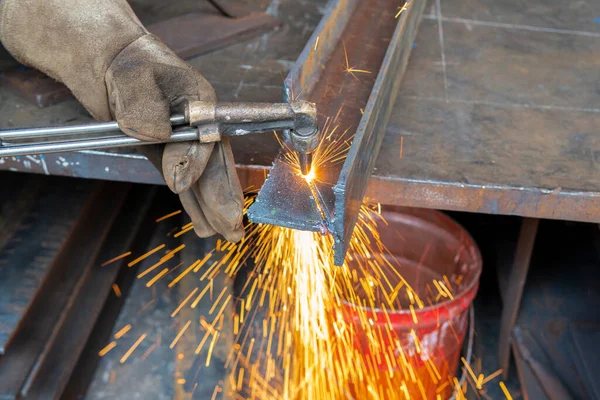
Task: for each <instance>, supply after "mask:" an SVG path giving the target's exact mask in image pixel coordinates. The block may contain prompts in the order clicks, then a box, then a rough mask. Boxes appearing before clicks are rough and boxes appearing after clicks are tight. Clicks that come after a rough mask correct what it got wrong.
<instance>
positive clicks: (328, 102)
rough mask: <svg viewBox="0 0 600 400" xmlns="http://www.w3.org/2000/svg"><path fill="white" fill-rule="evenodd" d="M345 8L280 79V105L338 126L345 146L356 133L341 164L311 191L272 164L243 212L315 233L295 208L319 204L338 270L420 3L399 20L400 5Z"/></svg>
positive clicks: (371, 0) (369, 2)
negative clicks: (305, 104) (307, 104)
mask: <svg viewBox="0 0 600 400" xmlns="http://www.w3.org/2000/svg"><path fill="white" fill-rule="evenodd" d="M351 5H352V4H350V3H349V2H345V1H338V2H335V3H332V5H331V6H330V11H329V13H328V14H327V15H326V16H325V17H324V18H323V21H322V22H321V25H320V26H319V29H318V30H317V31H316V32H315V33H314V34H313V38H312V40H311V41H309V43H308V44H307V45H306V47H305V50H304V52H303V53H302V56H301V58H300V59H299V60H298V62H297V67H296V68H294V69H293V70H292V72H291V73H290V76H288V78H287V79H286V92H285V96H286V97H287V98H294V99H298V98H300V99H306V100H308V101H311V102H314V103H316V104H317V110H318V112H319V120H320V124H321V126H323V125H324V123H325V122H326V121H328V123H329V125H330V127H331V126H334V125H337V126H338V129H337V130H336V131H335V133H333V134H332V136H334V139H333V140H336V141H338V142H343V141H344V140H351V136H352V135H353V134H355V136H354V139H353V141H352V146H351V149H350V152H349V153H348V156H347V159H346V162H345V163H344V165H343V166H341V165H339V164H338V165H332V166H326V167H324V168H322V170H320V171H317V172H318V175H319V176H318V178H319V180H318V182H316V183H315V185H314V188H313V190H310V188H309V187H308V185H306V184H305V185H304V187H302V188H298V190H296V191H291V190H288V188H289V187H292V186H293V184H292V180H293V179H296V180H297V177H296V176H294V173H293V171H288V172H287V173H283V172H281V171H279V169H281V168H285V165H283V164H284V163H282V162H281V161H280V160H278V161H276V162H275V164H274V168H273V171H275V170H277V174H271V175H270V176H269V178H268V179H267V180H266V182H265V184H264V185H263V188H262V189H261V191H260V192H259V195H258V197H257V202H256V203H255V204H254V205H253V206H252V207H251V208H250V210H249V213H248V215H249V217H250V219H251V220H252V221H255V222H261V223H269V224H274V225H281V226H294V227H296V229H305V230H312V231H317V230H322V226H321V225H322V224H318V225H315V224H314V221H315V220H316V215H315V213H314V207H308V206H306V207H304V208H300V207H298V206H297V203H298V202H299V200H298V199H299V198H303V197H304V198H308V199H312V201H313V202H314V201H319V203H320V204H319V206H320V207H317V208H321V209H323V210H325V215H326V216H328V215H329V216H331V217H328V218H326V221H325V225H326V228H327V230H328V231H329V232H331V233H332V234H333V236H334V239H335V241H334V243H335V244H334V249H335V262H336V264H338V265H340V264H342V263H343V260H344V257H345V252H346V249H347V245H348V242H349V240H350V238H351V235H352V231H353V228H354V224H355V223H356V219H357V218H358V212H359V209H360V206H361V205H362V202H363V198H364V195H365V190H366V187H367V183H368V178H369V177H370V175H371V171H372V169H373V163H374V160H375V159H376V156H377V153H378V151H379V148H380V146H381V142H382V138H383V135H384V134H385V127H386V123H387V120H388V118H389V116H390V113H391V109H392V106H393V102H394V99H395V98H396V93H397V91H398V88H399V84H400V80H401V78H402V75H403V73H404V70H405V68H406V65H407V62H408V57H409V55H410V50H411V48H412V43H413V40H414V37H415V36H416V32H417V28H418V25H419V22H420V20H421V16H422V13H423V9H424V6H425V1H423V0H416V1H412V2H410V4H409V6H407V9H406V11H404V12H403V13H401V15H400V16H399V18H398V19H395V18H394V17H395V16H396V14H397V13H398V6H399V5H400V6H402V4H391V3H390V2H389V1H383V0H366V1H361V2H360V3H358V4H353V5H352V7H350V6H351ZM336 7H337V8H336ZM336 18H342V19H343V20H342V21H338V20H336ZM338 24H343V26H344V29H343V31H341V30H340V28H333V27H332V26H333V25H338ZM340 31H341V32H340ZM330 32H336V33H337V34H336V35H330V39H329V40H330V41H331V40H335V41H333V42H328V41H327V34H328V33H330ZM331 37H332V38H333V39H331ZM320 46H327V47H326V49H330V50H331V51H330V52H329V53H327V52H326V50H323V53H327V54H326V56H325V55H323V54H322V53H321V52H320V51H319V50H318V49H319V47H320ZM315 49H317V50H315ZM361 112H362V114H363V115H362V116H361ZM328 118H329V119H328ZM332 130H333V129H332ZM327 134H328V133H327V132H325V133H324V135H325V136H327ZM314 199H320V200H314ZM304 203H305V202H304ZM285 205H287V206H285ZM281 206H283V207H281ZM290 207H295V208H296V209H295V210H294V212H293V213H289V212H288V210H289V208H290ZM292 219H294V220H293V221H292Z"/></svg>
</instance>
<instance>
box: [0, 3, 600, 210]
mask: <svg viewBox="0 0 600 400" xmlns="http://www.w3.org/2000/svg"><path fill="white" fill-rule="evenodd" d="M321 3H324V2H318V1H304V2H291V1H278V2H272V3H271V5H270V6H269V7H270V11H271V12H272V13H273V14H274V15H276V16H277V17H278V18H279V19H281V20H282V22H283V27H282V29H281V30H280V31H278V32H274V33H271V34H267V35H263V36H262V37H261V38H259V39H256V40H253V41H251V42H248V43H243V44H238V45H236V46H232V47H229V48H227V49H224V50H220V51H217V52H214V53H211V54H208V55H205V56H202V57H198V58H196V59H194V60H192V64H193V65H194V66H196V67H197V68H199V69H200V70H201V71H202V72H203V73H204V74H205V75H206V77H207V78H208V80H209V81H210V82H212V84H213V85H214V86H215V89H216V91H217V93H218V95H219V97H220V98H221V99H222V100H225V101H227V100H240V101H244V100H254V101H278V100H281V96H282V94H281V92H282V86H283V76H285V74H286V73H287V71H288V70H289V68H290V67H291V65H292V64H293V62H294V60H295V59H296V57H297V56H298V54H299V52H300V51H301V49H302V46H303V45H304V43H305V42H306V40H307V38H308V36H309V35H310V33H311V31H312V29H314V26H315V24H316V22H317V21H318V17H319V16H320V15H319V12H322V10H321V9H319V7H323V4H321ZM599 16H600V3H597V2H593V1H586V2H578V3H577V4H575V5H572V4H568V5H565V4H563V3H562V2H558V1H552V2H551V4H549V3H548V2H547V1H542V0H536V1H533V2H521V1H518V0H504V1H502V2H492V1H487V0H469V1H458V0H431V1H430V4H428V5H427V8H426V11H425V16H424V20H423V22H422V24H421V27H420V31H419V34H418V36H417V40H416V42H415V44H414V46H415V48H414V49H413V54H412V56H411V60H410V63H409V67H408V70H407V72H406V75H405V78H404V80H403V82H402V86H401V90H400V94H399V95H398V101H397V102H396V106H395V112H394V113H393V116H392V119H391V121H390V124H389V127H388V129H387V133H386V136H385V139H384V146H382V149H381V152H380V154H379V157H378V160H377V164H376V168H375V170H374V172H373V176H372V179H371V181H370V185H369V189H368V192H367V197H368V199H370V200H372V201H376V202H380V203H384V204H397V205H410V206H418V207H429V208H438V209H448V210H460V211H471V212H482V213H492V214H512V215H521V216H527V217H535V218H554V219H566V220H578V221H590V222H600V175H599V174H598V166H597V164H598V162H599V158H600V135H599V134H598V127H599V126H600V105H599V104H600V103H599V101H598V99H599V98H600V95H599V90H600V89H599V85H600V68H599V67H598V53H599V52H600V22H599V20H598V17H599ZM0 95H1V97H0V98H1V101H0V116H1V117H2V118H1V121H0V126H1V127H13V126H23V125H43V124H62V123H75V122H76V121H77V122H81V121H86V120H89V117H88V116H86V114H85V111H83V110H82V108H81V107H80V106H78V105H77V104H76V102H75V101H70V102H66V103H62V104H59V105H56V106H53V107H49V108H46V109H41V110H40V109H37V108H35V107H33V106H31V105H29V104H27V103H25V102H24V101H21V100H20V99H18V98H16V97H15V96H14V95H12V94H10V93H7V92H6V91H0ZM234 150H235V155H236V161H237V162H238V164H239V167H240V169H239V170H240V175H241V178H242V181H243V185H244V186H245V187H250V186H252V187H254V188H258V186H259V185H260V184H261V183H262V180H263V179H264V176H265V171H266V169H267V168H268V167H269V166H270V165H271V162H272V160H273V159H274V157H275V155H276V153H277V150H278V148H277V145H276V143H275V141H274V140H272V138H271V137H269V135H265V136H263V137H261V138H247V137H246V138H242V139H240V140H237V141H235V143H234ZM0 168H2V169H12V170H18V171H26V172H38V173H48V174H54V175H67V176H78V177H84V178H100V179H114V180H128V181H132V182H145V183H160V182H161V179H160V176H158V174H157V173H156V172H155V171H154V169H153V168H152V166H151V165H150V164H149V163H148V162H147V161H146V160H145V159H144V158H143V156H140V155H138V154H136V153H133V152H130V153H122V152H121V153H111V152H105V151H101V152H100V151H98V152H96V151H86V152H80V153H76V154H58V155H48V156H46V157H44V159H40V158H38V157H32V158H26V159H3V160H0Z"/></svg>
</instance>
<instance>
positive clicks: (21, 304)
mask: <svg viewBox="0 0 600 400" xmlns="http://www.w3.org/2000/svg"><path fill="white" fill-rule="evenodd" d="M12 176H14V177H18V178H19V180H18V182H11V177H12ZM0 180H1V181H2V182H3V190H2V192H3V193H2V195H1V196H0V204H1V207H2V211H1V215H0V231H1V232H2V233H1V234H0V274H1V279H0V354H5V353H6V352H7V351H8V350H9V349H10V345H11V343H12V342H13V340H14V338H15V333H16V332H17V331H18V326H19V323H20V321H21V320H22V318H23V316H24V315H25V314H26V312H27V310H28V309H29V308H30V307H31V304H32V302H33V301H34V300H35V298H36V296H37V293H38V290H39V289H40V287H41V286H42V285H43V284H44V281H45V280H46V277H47V276H48V274H49V272H50V270H51V268H52V262H53V260H54V258H55V257H56V256H57V255H58V254H59V252H60V249H61V248H62V246H64V244H65V243H66V242H67V238H68V236H69V233H70V231H71V230H72V229H73V226H74V225H75V223H76V219H77V217H78V215H79V213H80V211H81V209H82V208H83V206H84V204H85V202H86V199H87V198H88V196H89V191H90V189H91V188H92V187H93V182H85V181H79V182H72V181H71V180H69V179H65V178H53V179H50V180H48V179H44V178H43V177H31V179H27V178H26V177H23V176H21V175H14V174H9V173H7V172H2V173H1V174H0ZM5 196H6V197H7V198H5Z"/></svg>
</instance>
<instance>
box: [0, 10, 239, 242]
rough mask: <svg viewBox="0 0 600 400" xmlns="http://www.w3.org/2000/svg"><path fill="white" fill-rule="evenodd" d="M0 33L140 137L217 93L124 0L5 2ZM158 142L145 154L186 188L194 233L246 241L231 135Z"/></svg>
mask: <svg viewBox="0 0 600 400" xmlns="http://www.w3.org/2000/svg"><path fill="white" fill-rule="evenodd" d="M0 39H2V42H3V44H4V45H5V47H6V48H7V49H8V50H9V51H10V52H11V53H12V54H13V55H14V56H15V57H16V58H17V59H18V60H19V61H21V62H22V63H24V64H27V65H30V66H33V67H35V68H37V69H39V70H41V71H43V72H45V73H46V74H48V75H50V76H52V77H54V78H55V79H57V80H60V81H61V82H63V83H65V84H66V85H67V86H68V87H69V89H71V91H72V92H73V94H74V95H75V96H76V97H77V98H78V99H79V101H80V102H81V103H82V104H83V105H84V106H85V107H86V109H87V110H88V111H89V112H90V113H91V114H92V115H93V116H94V117H95V118H96V119H98V120H110V119H112V118H116V119H117V121H118V122H119V126H120V127H121V129H122V130H123V131H124V132H125V133H127V134H128V135H130V136H133V137H136V138H139V139H143V140H153V139H155V140H159V139H166V138H168V137H169V136H170V135H171V125H170V122H169V116H170V114H171V113H172V112H176V111H178V112H181V111H182V109H183V107H184V104H185V103H186V102H187V101H189V100H209V101H215V100H216V97H215V93H214V90H213V89H212V87H211V86H210V84H209V83H208V82H207V81H206V80H205V79H204V78H203V77H202V76H201V75H200V73H199V72H198V71H196V70H195V69H194V68H193V67H191V66H190V65H189V64H187V63H185V62H184V61H183V60H181V59H180V58H179V57H177V56H176V55H175V54H174V53H173V52H172V51H171V50H170V49H169V48H168V47H166V46H165V45H164V44H163V43H162V42H160V40H158V39H157V38H156V37H154V36H153V35H151V34H149V33H148V32H147V31H146V29H145V28H144V27H143V25H142V24H141V23H140V22H139V20H138V19H137V17H136V16H135V14H134V13H133V11H132V10H131V8H130V7H129V5H128V4H127V2H126V1H125V0H103V1H98V0H44V1H39V0H2V1H0ZM142 147H146V146H142ZM152 147H153V148H151V149H147V151H144V152H145V153H146V154H147V156H148V158H149V159H150V160H151V161H152V162H153V163H154V164H155V165H156V166H157V167H158V168H159V169H160V170H161V171H162V172H163V176H164V177H165V180H166V182H167V185H168V186H169V187H170V188H171V190H173V191H174V192H175V193H178V194H179V195H180V198H181V201H182V204H183V206H184V208H185V210H186V211H187V213H188V214H189V215H190V217H191V218H192V222H193V223H194V229H195V231H196V233H197V234H198V235H199V236H201V237H206V236H211V235H214V234H215V233H220V234H222V235H223V236H224V237H225V238H226V239H227V240H229V241H238V240H240V239H241V238H242V236H243V227H242V207H243V202H244V201H243V195H242V190H241V187H240V183H239V180H238V177H237V174H236V171H235V165H234V161H233V155H232V152H231V147H230V145H229V142H228V141H227V140H223V141H222V142H220V143H216V144H200V143H196V142H189V143H175V144H168V145H166V146H158V145H157V146H152ZM163 149H164V151H163ZM161 160H162V162H161Z"/></svg>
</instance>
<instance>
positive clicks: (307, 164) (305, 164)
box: [298, 152, 312, 176]
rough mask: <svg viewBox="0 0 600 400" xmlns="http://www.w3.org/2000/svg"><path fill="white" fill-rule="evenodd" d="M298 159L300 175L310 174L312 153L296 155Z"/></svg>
mask: <svg viewBox="0 0 600 400" xmlns="http://www.w3.org/2000/svg"><path fill="white" fill-rule="evenodd" d="M298 158H299V159H300V172H301V173H302V175H305V176H306V175H308V174H310V170H311V169H312V152H311V153H302V152H299V153H298Z"/></svg>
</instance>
